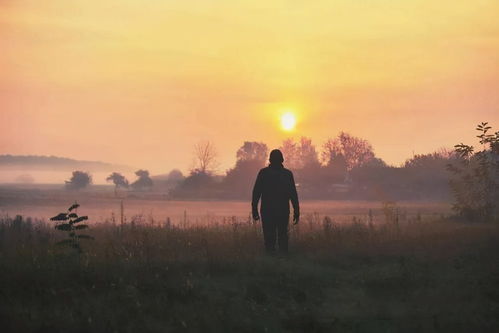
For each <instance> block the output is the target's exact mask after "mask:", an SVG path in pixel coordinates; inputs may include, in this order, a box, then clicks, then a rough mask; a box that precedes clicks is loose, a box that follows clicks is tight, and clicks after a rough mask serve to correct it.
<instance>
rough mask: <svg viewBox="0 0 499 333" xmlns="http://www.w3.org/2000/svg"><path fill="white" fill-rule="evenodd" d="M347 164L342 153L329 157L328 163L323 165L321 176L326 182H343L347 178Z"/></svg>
mask: <svg viewBox="0 0 499 333" xmlns="http://www.w3.org/2000/svg"><path fill="white" fill-rule="evenodd" d="M347 174H348V165H347V161H346V160H345V157H344V156H343V155H342V154H338V155H334V156H332V157H330V158H329V161H328V163H327V164H326V165H325V166H324V167H323V173H322V177H323V180H324V182H326V183H328V184H337V183H343V182H344V181H345V180H346V179H347Z"/></svg>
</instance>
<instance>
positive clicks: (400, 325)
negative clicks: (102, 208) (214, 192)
mask: <svg viewBox="0 0 499 333" xmlns="http://www.w3.org/2000/svg"><path fill="white" fill-rule="evenodd" d="M387 209H388V208H387ZM392 213H393V212H392ZM392 213H390V214H392ZM388 215H389V214H388ZM394 216H396V215H394ZM132 220H133V219H130V220H129V221H132ZM395 221H396V223H395ZM88 234H90V235H91V236H93V237H94V238H95V240H94V241H89V242H86V243H84V244H83V243H82V248H83V254H82V255H81V256H80V259H79V260H76V258H75V253H74V251H70V249H67V248H64V247H60V246H57V245H56V243H57V241H58V240H60V238H61V237H63V236H61V235H59V234H58V232H57V231H56V230H54V228H53V224H52V223H47V222H44V221H38V220H32V219H24V218H22V217H16V218H8V217H4V218H2V219H0V270H1V272H2V274H0V286H1V289H0V299H1V300H0V310H1V311H0V321H2V322H3V323H4V326H3V327H4V329H5V331H16V332H22V331H50V332H57V331H61V332H70V331H105V332H112V331H117V332H136V331H142V332H164V331H207V332H210V331H213V332H220V331H227V332H235V331H237V332H240V331H242V332H280V331H295V332H305V331H306V332H331V331H341V332H354V331H355V332H363V331H364V332H387V331H428V332H431V331H435V332H437V331H453V332H455V331H463V332H464V331H467V332H470V331H476V332H478V331H480V332H485V331H494V330H495V329H497V328H498V327H499V326H498V318H499V317H498V316H497V314H499V278H498V276H499V265H497V263H499V251H498V250H499V228H498V227H497V226H495V225H486V224H473V225H468V224H463V223H453V222H450V221H446V220H429V219H427V220H423V221H421V219H420V218H419V219H412V220H407V219H404V218H401V219H395V218H394V219H393V220H387V221H386V223H377V224H376V223H372V221H371V219H370V218H369V217H367V218H358V219H357V218H356V219H355V220H354V221H352V223H350V224H340V223H336V222H335V221H334V219H332V218H331V217H327V216H326V217H324V216H319V215H318V214H312V215H308V216H305V217H304V218H303V220H302V221H301V224H299V225H298V226H296V227H292V228H290V236H291V253H290V255H289V256H287V257H279V256H277V257H267V256H265V255H264V254H263V251H262V235H261V226H260V225H259V224H255V223H253V222H251V221H250V220H246V219H238V218H235V217H233V218H226V219H224V220H211V221H209V223H204V224H197V225H190V224H189V223H188V221H187V218H186V219H185V220H184V221H181V222H180V223H177V224H173V223H171V221H170V222H167V221H162V222H159V221H154V220H152V219H151V220H147V219H145V220H138V219H136V220H135V222H134V223H127V224H125V225H123V226H121V225H119V224H118V225H116V224H113V223H110V222H106V223H95V224H93V225H92V226H91V228H90V229H89V230H88Z"/></svg>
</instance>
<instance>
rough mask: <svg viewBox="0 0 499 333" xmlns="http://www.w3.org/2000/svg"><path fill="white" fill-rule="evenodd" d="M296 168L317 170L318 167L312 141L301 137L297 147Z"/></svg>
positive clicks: (317, 159)
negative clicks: (297, 161)
mask: <svg viewBox="0 0 499 333" xmlns="http://www.w3.org/2000/svg"><path fill="white" fill-rule="evenodd" d="M296 148H297V154H298V160H299V163H298V168H299V169H303V168H317V167H319V166H320V163H319V158H318V155H317V150H316V148H315V145H314V144H312V139H310V138H307V137H304V136H303V137H301V138H300V141H299V143H298V145H297V147H296Z"/></svg>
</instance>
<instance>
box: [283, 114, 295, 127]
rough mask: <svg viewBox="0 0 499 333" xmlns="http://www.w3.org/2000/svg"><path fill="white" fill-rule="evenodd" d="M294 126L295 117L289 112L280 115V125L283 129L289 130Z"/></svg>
mask: <svg viewBox="0 0 499 333" xmlns="http://www.w3.org/2000/svg"><path fill="white" fill-rule="evenodd" d="M295 126H296V117H295V115H294V114H293V113H291V112H286V113H285V114H283V115H282V116H281V127H282V129H283V130H285V131H291V130H293V129H294V128H295Z"/></svg>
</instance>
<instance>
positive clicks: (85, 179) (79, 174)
mask: <svg viewBox="0 0 499 333" xmlns="http://www.w3.org/2000/svg"><path fill="white" fill-rule="evenodd" d="M91 183H92V176H91V175H90V174H89V173H88V172H84V171H73V175H72V176H71V178H70V179H69V180H66V189H68V190H80V189H83V188H85V187H87V186H88V185H90V184H91Z"/></svg>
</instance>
